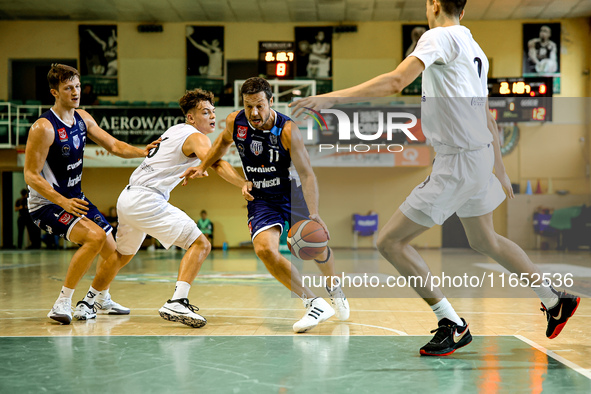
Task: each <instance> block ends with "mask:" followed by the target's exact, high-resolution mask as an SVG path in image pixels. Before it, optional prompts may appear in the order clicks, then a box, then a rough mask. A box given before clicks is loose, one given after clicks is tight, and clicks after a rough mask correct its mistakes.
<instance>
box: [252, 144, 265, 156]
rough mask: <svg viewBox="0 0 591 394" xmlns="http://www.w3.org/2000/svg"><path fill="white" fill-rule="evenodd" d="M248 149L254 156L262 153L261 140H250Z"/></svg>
mask: <svg viewBox="0 0 591 394" xmlns="http://www.w3.org/2000/svg"><path fill="white" fill-rule="evenodd" d="M250 150H251V152H252V153H254V154H255V156H258V155H260V154H261V153H263V143H262V141H252V142H251V143H250Z"/></svg>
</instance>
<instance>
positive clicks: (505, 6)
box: [0, 0, 591, 22]
mask: <svg viewBox="0 0 591 394" xmlns="http://www.w3.org/2000/svg"><path fill="white" fill-rule="evenodd" d="M582 16H591V0H468V5H467V7H466V19H467V20H495V19H554V18H575V17H582ZM424 19H425V1H424V0H0V20H73V21H121V22H130V21H134V22H189V21H191V22H193V21H204V22H205V21H206V22H235V21H251V22H354V21H390V20H400V21H411V20H412V21H420V20H424Z"/></svg>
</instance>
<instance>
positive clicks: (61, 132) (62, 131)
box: [57, 127, 68, 142]
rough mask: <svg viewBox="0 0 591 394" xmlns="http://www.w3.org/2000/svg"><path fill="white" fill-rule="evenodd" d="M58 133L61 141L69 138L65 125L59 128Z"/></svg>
mask: <svg viewBox="0 0 591 394" xmlns="http://www.w3.org/2000/svg"><path fill="white" fill-rule="evenodd" d="M57 134H58V136H59V137H60V141H62V142H64V141H67V140H68V132H67V131H66V129H65V128H64V127H62V128H61V129H57Z"/></svg>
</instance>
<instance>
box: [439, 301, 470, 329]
mask: <svg viewBox="0 0 591 394" xmlns="http://www.w3.org/2000/svg"><path fill="white" fill-rule="evenodd" d="M431 309H433V312H435V316H437V321H439V320H441V319H443V318H448V319H449V320H451V321H453V322H454V323H456V324H457V325H459V326H463V325H464V322H463V321H462V319H460V317H459V316H458V314H457V313H456V311H455V310H454V308H453V306H451V304H450V303H449V301H448V300H447V298H444V299H442V300H441V301H439V302H438V303H437V304H435V305H431Z"/></svg>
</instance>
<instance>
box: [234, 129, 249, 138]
mask: <svg viewBox="0 0 591 394" xmlns="http://www.w3.org/2000/svg"><path fill="white" fill-rule="evenodd" d="M247 134H248V127H246V126H238V130H237V133H236V138H238V139H239V140H242V141H244V140H245V139H246V135H247Z"/></svg>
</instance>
